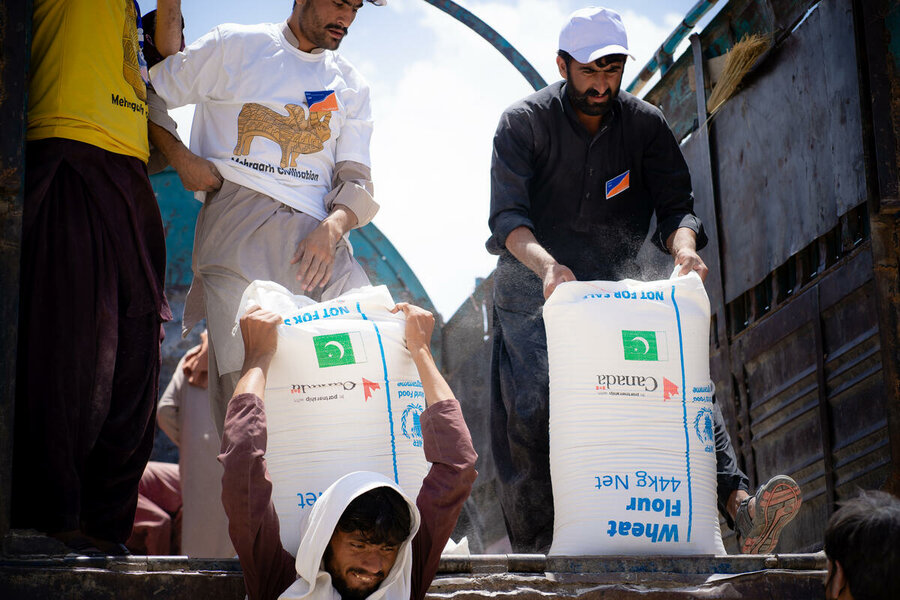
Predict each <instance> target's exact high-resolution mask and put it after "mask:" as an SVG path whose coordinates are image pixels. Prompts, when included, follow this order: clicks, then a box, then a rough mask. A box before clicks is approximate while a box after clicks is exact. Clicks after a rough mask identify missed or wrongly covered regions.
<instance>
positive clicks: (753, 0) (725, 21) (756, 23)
mask: <svg viewBox="0 0 900 600" xmlns="http://www.w3.org/2000/svg"><path fill="white" fill-rule="evenodd" d="M817 1H818V0H730V1H729V2H728V3H727V4H726V5H725V6H724V7H723V8H722V10H721V11H720V12H719V13H718V14H717V15H716V16H715V17H713V19H712V21H710V23H709V24H708V25H707V26H706V27H705V28H704V30H703V32H702V33H701V42H700V43H701V47H702V50H703V56H704V57H705V58H707V59H708V58H713V57H716V56H721V55H723V54H725V53H726V52H728V51H729V50H730V49H731V47H732V46H734V44H735V43H736V42H737V41H738V40H740V39H741V37H742V36H743V35H744V34H748V33H766V34H772V35H773V36H774V37H775V38H776V39H781V38H782V37H784V36H787V35H790V33H791V30H792V29H793V27H794V25H795V24H796V22H797V21H799V20H800V19H802V18H803V15H804V14H805V13H806V11H807V10H808V8H809V7H810V6H812V5H814V4H815V3H816V2H817ZM693 68H694V66H693V60H692V57H691V53H690V52H685V53H684V54H682V55H681V56H680V57H679V58H678V60H676V61H675V63H674V64H673V65H672V67H670V69H669V71H667V72H666V76H665V77H663V78H662V79H661V80H660V81H659V82H658V83H657V84H656V85H655V86H654V87H653V89H652V90H650V91H649V92H648V93H647V95H646V96H645V100H647V101H648V102H650V103H651V104H654V105H657V106H659V107H660V108H662V109H663V111H664V112H665V113H666V118H667V120H668V121H669V125H670V126H671V127H672V130H673V131H674V132H675V136H676V137H677V138H678V139H679V140H681V139H683V138H684V137H685V136H687V135H688V134H689V133H690V132H691V131H693V130H694V129H695V128H696V127H697V120H696V118H697V113H696V111H695V110H694V102H695V100H694V91H693V89H692V87H691V85H690V76H689V71H691V70H693Z"/></svg>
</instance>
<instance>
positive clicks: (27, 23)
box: [0, 0, 31, 552]
mask: <svg viewBox="0 0 900 600" xmlns="http://www.w3.org/2000/svg"><path fill="white" fill-rule="evenodd" d="M30 36H31V2H30V1H27V0H26V1H25V2H12V3H9V2H4V3H3V4H0V131H2V132H3V133H2V135H0V323H2V325H0V356H2V359H0V539H3V537H4V536H5V534H6V532H7V531H8V530H9V515H10V493H11V480H12V447H13V422H14V407H15V389H16V386H15V382H16V344H17V339H18V336H17V330H18V321H19V260H20V258H19V255H20V242H21V239H22V206H23V200H24V178H25V108H26V104H25V98H26V82H27V72H28V48H29V43H30V42H29V40H30ZM0 552H2V548H0Z"/></svg>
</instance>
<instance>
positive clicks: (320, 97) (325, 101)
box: [306, 90, 338, 112]
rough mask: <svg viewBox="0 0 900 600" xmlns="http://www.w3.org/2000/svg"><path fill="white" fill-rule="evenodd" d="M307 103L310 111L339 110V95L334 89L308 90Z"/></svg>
mask: <svg viewBox="0 0 900 600" xmlns="http://www.w3.org/2000/svg"><path fill="white" fill-rule="evenodd" d="M306 105H307V106H309V112H325V111H333V110H338V103H337V95H336V94H335V93H334V90H322V91H321V92H306Z"/></svg>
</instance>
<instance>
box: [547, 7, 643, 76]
mask: <svg viewBox="0 0 900 600" xmlns="http://www.w3.org/2000/svg"><path fill="white" fill-rule="evenodd" d="M559 49H560V50H564V51H566V52H568V53H569V55H570V56H571V57H572V58H574V59H575V60H577V61H578V62H580V63H592V62H594V61H595V60H597V59H599V58H603V57H604V56H609V55H610V54H625V55H626V56H631V58H634V56H632V55H631V54H630V53H629V52H628V36H627V35H626V34H625V26H624V25H622V17H620V16H619V13H617V12H616V11H614V10H610V9H608V8H599V7H595V6H589V7H588V8H580V9H578V10H576V11H575V12H573V13H572V14H571V15H569V21H568V22H567V23H566V24H565V26H564V27H563V28H562V31H560V32H559Z"/></svg>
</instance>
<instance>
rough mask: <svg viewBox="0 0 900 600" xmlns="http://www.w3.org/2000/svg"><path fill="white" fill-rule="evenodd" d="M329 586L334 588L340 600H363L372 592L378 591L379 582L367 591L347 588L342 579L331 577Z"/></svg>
mask: <svg viewBox="0 0 900 600" xmlns="http://www.w3.org/2000/svg"><path fill="white" fill-rule="evenodd" d="M331 585H332V586H334V589H335V590H337V593H338V594H340V595H341V600H365V599H366V598H368V597H369V596H370V595H371V594H372V592H374V591H375V590H377V589H378V586H379V585H381V582H378V584H377V585H376V586H374V587H373V588H371V589H367V590H360V589H351V588H349V587H348V586H347V582H346V581H345V580H344V578H343V577H335V576H332V577H331Z"/></svg>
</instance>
